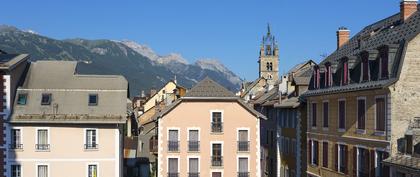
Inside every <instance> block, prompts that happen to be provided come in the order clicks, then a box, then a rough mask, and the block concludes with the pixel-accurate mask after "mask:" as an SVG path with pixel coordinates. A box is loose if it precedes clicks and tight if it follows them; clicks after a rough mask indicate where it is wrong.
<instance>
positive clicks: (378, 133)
mask: <svg viewBox="0 0 420 177" xmlns="http://www.w3.org/2000/svg"><path fill="white" fill-rule="evenodd" d="M373 135H375V136H385V132H384V131H375V133H373Z"/></svg>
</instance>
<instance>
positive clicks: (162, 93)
mask: <svg viewBox="0 0 420 177" xmlns="http://www.w3.org/2000/svg"><path fill="white" fill-rule="evenodd" d="M185 91H186V89H185V88H184V87H181V86H179V85H178V84H177V83H176V81H169V82H168V83H166V84H165V85H164V86H163V87H162V88H161V89H160V90H159V91H157V92H155V93H153V94H152V95H150V98H149V99H147V100H146V102H145V103H144V105H143V112H146V111H148V110H149V109H151V108H153V107H155V106H156V103H160V102H168V103H171V102H172V101H174V100H176V99H177V96H179V95H181V96H182V95H184V94H185Z"/></svg>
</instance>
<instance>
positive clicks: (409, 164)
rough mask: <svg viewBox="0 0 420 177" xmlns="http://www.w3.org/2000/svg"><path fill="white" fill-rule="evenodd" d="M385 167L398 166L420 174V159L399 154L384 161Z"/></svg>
mask: <svg viewBox="0 0 420 177" xmlns="http://www.w3.org/2000/svg"><path fill="white" fill-rule="evenodd" d="M383 163H384V164H385V165H391V166H397V167H402V168H405V169H408V170H410V171H414V172H418V173H419V172H420V158H418V157H413V156H409V155H402V154H397V155H394V156H392V157H389V158H387V159H385V160H384V161H383Z"/></svg>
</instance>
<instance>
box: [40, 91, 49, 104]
mask: <svg viewBox="0 0 420 177" xmlns="http://www.w3.org/2000/svg"><path fill="white" fill-rule="evenodd" d="M41 105H51V93H43V94H42V98H41Z"/></svg>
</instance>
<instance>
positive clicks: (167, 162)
mask: <svg viewBox="0 0 420 177" xmlns="http://www.w3.org/2000/svg"><path fill="white" fill-rule="evenodd" d="M169 159H177V160H178V165H177V166H178V174H179V173H181V164H180V163H179V156H167V158H166V173H169Z"/></svg>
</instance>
